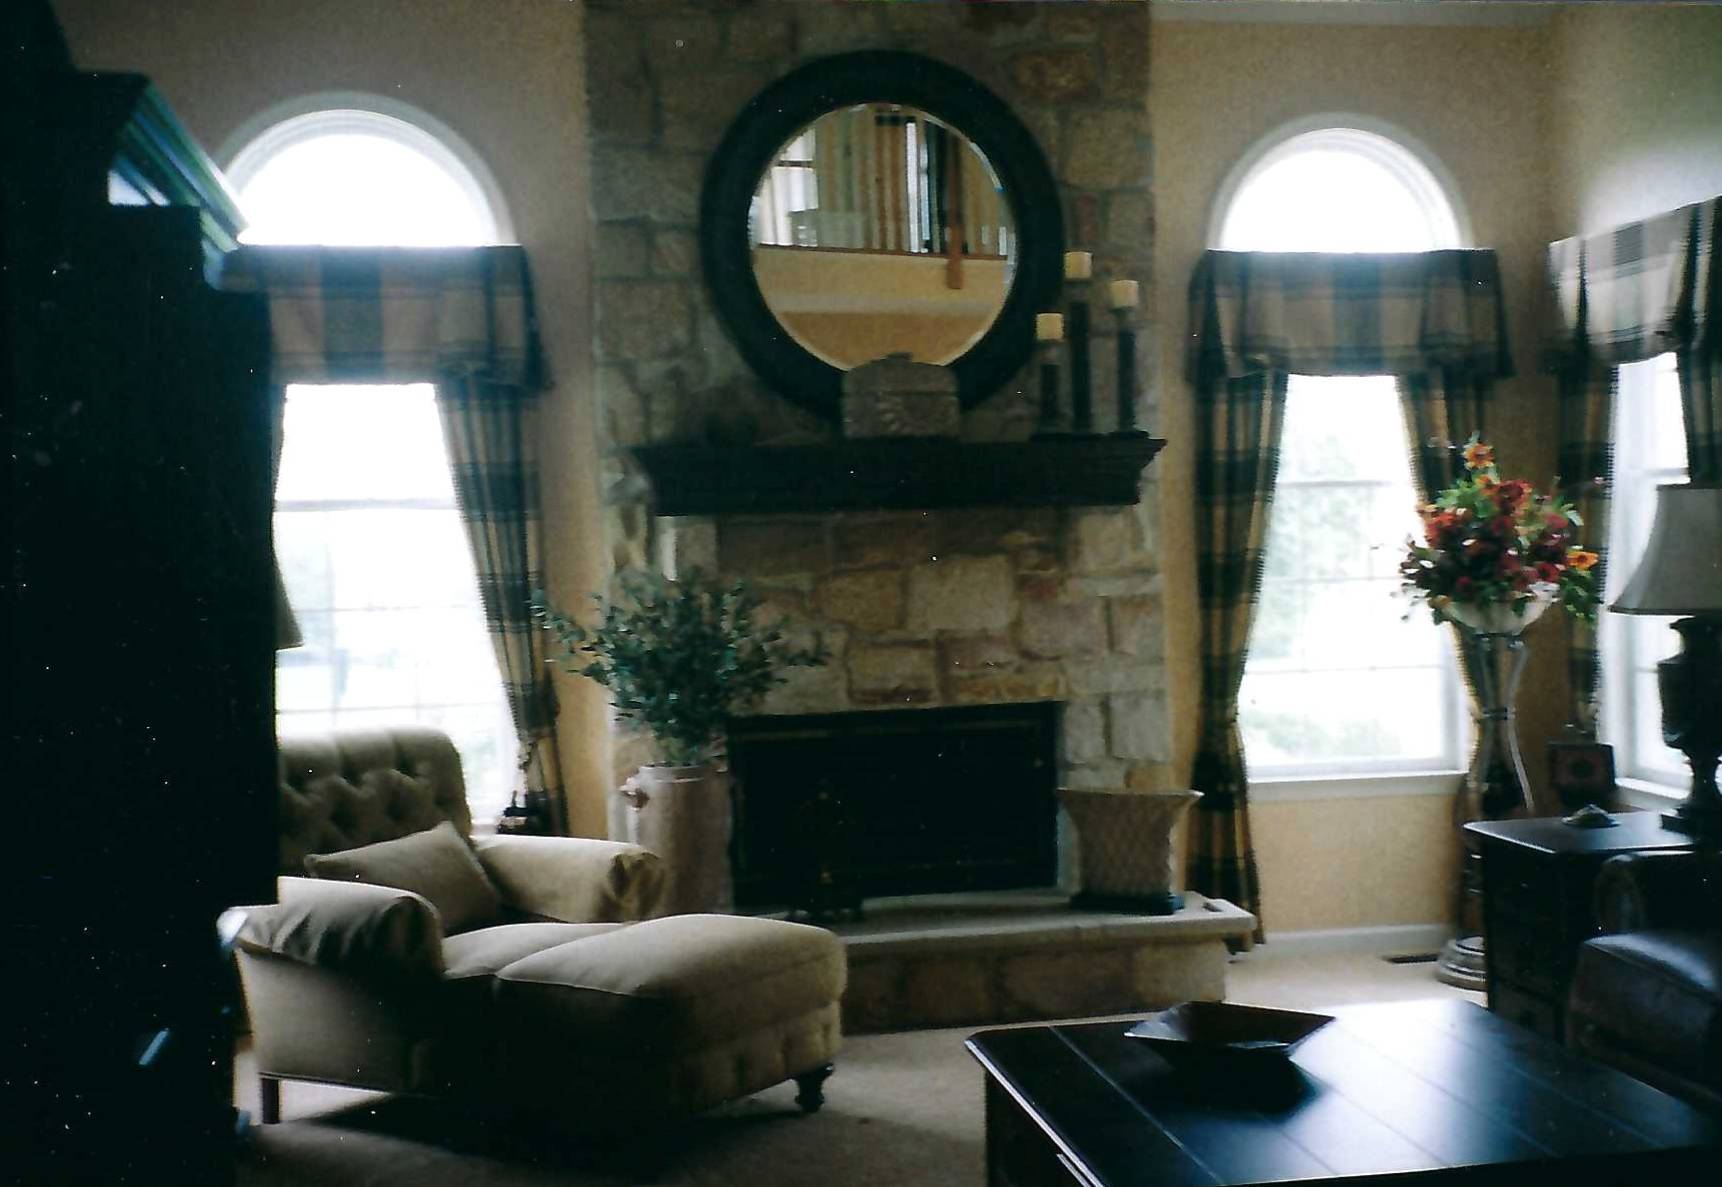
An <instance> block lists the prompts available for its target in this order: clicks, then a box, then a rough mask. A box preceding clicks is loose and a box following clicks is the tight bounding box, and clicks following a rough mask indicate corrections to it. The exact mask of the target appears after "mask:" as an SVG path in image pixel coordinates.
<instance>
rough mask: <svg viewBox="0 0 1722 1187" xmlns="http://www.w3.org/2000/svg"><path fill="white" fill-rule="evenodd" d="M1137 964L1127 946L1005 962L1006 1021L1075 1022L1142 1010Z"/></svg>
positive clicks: (1050, 952)
mask: <svg viewBox="0 0 1722 1187" xmlns="http://www.w3.org/2000/svg"><path fill="white" fill-rule="evenodd" d="M1134 973H1135V964H1134V960H1133V953H1132V951H1131V949H1129V948H1125V947H1110V948H1093V947H1075V946H1072V947H1055V948H1048V949H1046V950H1044V951H1038V952H1024V953H1022V954H1020V955H1013V956H1008V957H1005V958H1003V959H1002V960H1000V961H999V997H1000V998H1001V999H1002V1000H1001V1001H1000V1002H999V1005H1000V1007H1001V1010H1002V1016H1003V1017H1006V1018H1011V1019H1021V1018H1071V1017H1081V1016H1082V1015H1085V1014H1109V1013H1115V1012H1118V1011H1122V1010H1129V1009H1132V1008H1134V1007H1135V1005H1136V1000H1135V997H1136V994H1135V979H1134Z"/></svg>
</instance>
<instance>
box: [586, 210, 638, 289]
mask: <svg viewBox="0 0 1722 1187" xmlns="http://www.w3.org/2000/svg"><path fill="white" fill-rule="evenodd" d="M647 258H648V252H647V250H646V228H644V227H635V226H629V225H628V224H626V223H606V224H605V225H604V226H602V227H600V228H599V229H598V234H597V236H596V243H595V245H594V251H593V254H592V268H593V271H594V272H595V273H596V275H597V277H598V279H599V280H611V279H615V278H616V277H638V276H644V275H645V274H646V260H647Z"/></svg>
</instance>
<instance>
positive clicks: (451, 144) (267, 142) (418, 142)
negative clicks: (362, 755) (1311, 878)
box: [221, 92, 519, 829]
mask: <svg viewBox="0 0 1722 1187" xmlns="http://www.w3.org/2000/svg"><path fill="white" fill-rule="evenodd" d="M331 135H336V136H338V135H364V136H371V137H376V138H380V139H383V140H387V141H390V142H392V143H395V144H398V145H400V146H401V147H403V148H405V149H407V150H409V151H411V152H414V153H417V154H419V155H421V156H423V157H425V158H427V159H428V160H429V161H430V162H431V163H432V164H433V165H435V166H436V167H437V168H438V169H440V170H441V171H442V173H443V174H444V175H445V176H446V177H448V178H449V180H450V181H451V182H452V183H453V184H454V185H455V186H456V188H457V189H458V190H459V191H460V192H461V193H462V194H463V196H464V197H465V198H466V200H467V205H468V206H469V207H470V208H471V209H472V211H473V213H474V215H475V216H476V221H477V225H478V229H479V233H480V235H481V237H482V238H483V239H485V240H486V241H488V242H490V243H506V242H508V241H510V240H512V239H513V237H514V236H513V232H512V222H511V219H510V218H509V214H508V208H507V203H506V202H505V201H504V199H503V196H502V191H501V188H500V187H499V186H498V185H497V184H496V179H495V178H494V176H493V175H492V174H491V173H490V170H489V169H488V168H487V167H486V166H485V164H484V162H483V160H482V159H481V158H480V157H479V156H478V154H477V153H476V152H475V151H473V149H472V147H471V146H470V145H468V144H467V143H466V141H465V140H463V139H462V138H461V137H460V136H459V135H458V134H457V133H456V132H454V130H453V129H451V128H449V127H448V126H447V125H445V124H443V123H441V122H440V121H438V120H436V119H435V118H434V117H432V116H430V115H428V114H426V113H425V112H422V111H420V110H418V109H417V108H414V107H412V106H410V105H409V104H406V103H402V102H399V101H398V100H393V99H389V98H387V97H385V96H380V95H366V94H360V93H356V92H324V93H321V94H317V95H308V96H303V97H301V98H298V99H294V100H290V101H288V102H287V103H284V104H278V105H276V106H274V107H271V108H269V109H267V110H266V111H264V112H260V113H259V114H258V115H257V116H255V117H253V118H252V119H251V120H248V121H246V122H245V123H244V124H242V125H241V126H240V127H239V128H238V129H236V130H235V132H234V134H233V135H232V136H231V137H229V139H228V141H227V143H226V145H225V146H224V149H223V152H222V154H221V157H222V159H224V160H226V161H227V162H228V167H227V170H226V176H227V179H228V181H229V183H230V185H231V186H232V188H233V189H234V190H235V191H238V192H242V191H243V190H244V188H245V187H246V185H247V184H248V183H249V182H250V181H251V180H253V179H254V178H255V177H256V176H257V175H258V174H259V173H260V172H261V171H262V170H263V169H264V168H265V167H266V166H267V165H268V164H269V163H270V162H271V161H273V160H274V159H275V158H276V156H277V155H278V154H280V153H282V152H284V151H287V150H289V149H291V148H293V147H295V146H297V145H300V144H303V143H306V142H308V141H311V140H316V139H320V138H322V137H325V136H331ZM313 386H316V385H313ZM336 386H341V385H336ZM360 386H363V385H360ZM380 386H388V387H411V386H415V385H413V384H410V383H397V384H388V383H385V384H382V385H380ZM389 509H395V510H429V511H437V512H442V513H446V512H450V511H453V512H457V513H458V507H457V505H456V503H455V499H454V495H453V491H452V487H451V490H450V494H449V496H448V497H447V498H436V499H424V498H407V499H400V498H393V499H391V498H381V499H353V498H334V499H287V500H281V501H277V502H276V503H275V506H274V510H275V512H276V513H287V514H291V513H294V512H332V511H341V510H389ZM469 559H470V555H469ZM476 592H477V591H476V587H475V590H474V593H475V596H476ZM327 612H328V613H330V614H339V613H340V610H339V609H338V608H336V607H328V608H327ZM480 621H481V622H482V606H481V607H480ZM497 690H498V692H499V693H501V692H502V684H501V678H500V677H498V684H497ZM439 707H441V708H465V707H466V706H465V705H464V704H463V705H447V706H434V705H413V706H403V707H401V708H402V718H403V720H407V719H410V716H411V715H412V714H413V713H416V712H417V711H419V710H425V709H431V710H434V709H436V708H439ZM474 707H478V704H477V703H476V702H475V703H474ZM502 708H503V711H504V713H503V715H504V717H505V718H506V717H507V716H508V714H507V704H506V699H504V701H503V704H502ZM376 711H377V707H375V706H365V707H362V708H358V707H355V708H353V709H351V710H349V712H352V713H374V712H376ZM323 712H326V713H327V714H328V715H329V716H330V717H331V718H332V719H333V720H335V721H339V720H340V717H341V716H342V709H341V708H340V707H339V706H330V707H329V708H328V709H327V710H325V711H323ZM301 715H302V711H297V710H292V711H288V713H287V714H285V718H286V719H287V720H288V721H289V722H290V721H291V719H292V718H293V717H295V716H301ZM282 720H283V714H281V713H279V712H278V713H277V728H278V729H279V728H280V723H281V721H282ZM502 728H505V729H507V730H508V731H509V736H508V738H507V741H508V742H509V743H511V744H513V743H514V742H515V738H514V737H513V726H512V722H511V721H505V722H504V723H503V725H502ZM476 775H477V772H472V773H469V782H474V783H476V782H478V781H479V780H478V779H477V778H475V777H474V776H476ZM504 783H505V784H506V785H507V786H508V787H509V788H510V789H511V791H510V794H511V795H512V794H514V793H515V792H517V791H518V785H519V780H518V776H517V775H516V774H515V773H514V772H513V771H511V770H505V772H504ZM479 807H480V809H481V811H479V812H475V813H474V814H473V815H474V826H475V828H479V829H483V828H485V827H488V826H490V825H491V824H492V823H493V822H494V819H495V817H494V816H493V815H491V814H490V813H489V812H488V809H489V807H490V805H488V804H481V805H479Z"/></svg>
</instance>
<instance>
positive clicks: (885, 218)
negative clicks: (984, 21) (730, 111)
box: [700, 51, 1064, 419]
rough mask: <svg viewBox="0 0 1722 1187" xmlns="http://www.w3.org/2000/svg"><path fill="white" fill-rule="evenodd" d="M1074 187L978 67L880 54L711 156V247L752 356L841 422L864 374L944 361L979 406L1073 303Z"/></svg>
mask: <svg viewBox="0 0 1722 1187" xmlns="http://www.w3.org/2000/svg"><path fill="white" fill-rule="evenodd" d="M1059 207H1060V203H1059V195H1058V188H1057V185H1056V184H1055V183H1054V181H1053V179H1052V173H1051V170H1050V169H1048V168H1047V165H1046V160H1045V158H1044V157H1043V156H1042V154H1041V151H1040V147H1039V146H1038V145H1037V144H1036V143H1035V141H1034V137H1033V136H1031V135H1030V134H1029V132H1028V130H1027V129H1026V128H1024V127H1023V125H1022V123H1021V121H1019V120H1018V119H1017V118H1016V116H1015V115H1014V114H1012V113H1011V111H1010V109H1009V108H1007V107H1006V106H1005V105H1004V104H1003V103H1001V102H1000V101H999V100H998V99H997V98H996V97H994V96H993V95H992V94H991V93H990V92H989V91H987V90H986V89H985V88H984V87H982V86H981V85H980V84H979V83H977V82H976V81H975V80H974V79H972V78H970V77H969V76H968V75H966V74H963V73H962V72H961V71H958V70H954V69H952V68H951V67H949V66H945V65H942V64H941V63H938V62H934V61H931V60H929V59H927V58H922V57H919V56H916V55H914V54H904V53H895V52H888V51H866V52H862V53H853V54H843V55H839V56H837V57H832V58H825V59H821V60H819V61H816V62H812V63H810V64H808V65H806V66H803V67H802V68H801V69H799V70H796V71H795V72H794V73H792V74H789V75H786V76H785V77H783V78H781V79H779V80H778V81H777V82H775V83H773V84H772V85H771V86H770V87H768V88H767V89H766V90H764V91H763V92H761V93H760V94H759V95H757V96H756V97H755V98H754V99H753V101H752V102H750V103H749V104H748V105H747V107H746V108H745V109H743V111H742V113H741V114H740V116H738V117H737V119H736V121H735V123H734V125H733V126H732V127H731V128H730V130H729V133H728V134H727V135H726V136H725V138H724V141H723V143H722V144H721V145H720V146H719V148H718V150H717V152H716V153H715V154H714V155H713V156H712V159H711V163H710V165H709V166H708V167H707V171H706V180H705V189H704V192H703V194H702V197H701V207H700V248H701V255H702V259H703V262H704V267H705V276H706V281H707V284H708V286H709V287H710V289H711V293H712V299H713V305H714V307H715V309H716V311H717V314H718V316H719V317H720V318H721V319H722V321H723V324H724V326H725V328H726V329H727V330H728V331H729V333H730V336H731V337H732V338H733V339H734V340H735V343H736V345H737V347H738V348H739V349H740V351H741V353H742V356H743V357H744V358H745V359H746V360H747V361H748V363H749V364H750V365H751V366H752V367H753V368H754V370H755V371H756V372H758V373H759V375H760V377H761V378H762V379H764V380H765V381H766V382H767V383H769V384H770V385H771V386H772V387H774V388H775V389H776V390H777V391H778V392H779V393H781V394H782V395H784V396H785V397H786V398H788V399H790V400H792V401H794V402H796V403H798V404H800V405H802V406H803V407H805V408H808V409H811V410H812V411H814V412H817V413H819V414H820V415H822V416H825V417H827V418H830V419H836V418H837V415H838V411H839V404H840V393H841V388H842V379H843V375H844V373H845V372H847V371H848V370H849V369H850V368H852V367H856V366H859V365H861V364H862V363H867V362H871V361H873V360H874V359H880V358H884V357H886V356H889V355H893V354H905V353H906V354H908V355H910V356H911V357H912V358H914V359H916V360H917V361H920V362H926V363H939V364H943V365H947V366H949V367H950V368H951V371H952V373H953V374H954V375H955V376H956V380H957V392H958V396H959V398H960V399H961V401H962V403H963V405H964V406H965V407H966V406H970V405H973V404H975V403H976V402H978V401H980V400H982V399H985V398H986V397H987V396H989V395H991V394H993V392H995V391H996V390H998V388H999V387H1000V386H1001V385H1002V384H1004V383H1005V382H1006V381H1007V380H1008V379H1009V378H1010V377H1011V376H1012V375H1013V374H1014V373H1015V372H1016V371H1017V370H1019V369H1020V368H1021V367H1022V366H1023V365H1024V364H1025V363H1026V362H1027V361H1028V358H1029V354H1030V352H1031V351H1032V350H1033V347H1034V315H1035V313H1036V312H1038V311H1040V310H1043V309H1048V308H1051V307H1052V305H1053V304H1054V303H1055V302H1056V300H1057V295H1058V286H1059V284H1060V277H1061V265H1060V261H1061V257H1062V254H1063V251H1064V233H1063V222H1062V219H1061V217H1060V209H1059Z"/></svg>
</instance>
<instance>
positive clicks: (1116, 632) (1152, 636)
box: [1106, 597, 1166, 660]
mask: <svg viewBox="0 0 1722 1187" xmlns="http://www.w3.org/2000/svg"><path fill="white" fill-rule="evenodd" d="M1106 609H1107V614H1108V615H1109V616H1110V618H1111V627H1112V650H1113V651H1116V652H1118V653H1119V654H1120V655H1131V656H1135V657H1136V658H1138V659H1147V660H1159V659H1162V658H1164V657H1165V655H1166V615H1165V612H1164V609H1163V608H1162V606H1161V603H1160V599H1159V598H1158V597H1129V598H1108V599H1106Z"/></svg>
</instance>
